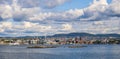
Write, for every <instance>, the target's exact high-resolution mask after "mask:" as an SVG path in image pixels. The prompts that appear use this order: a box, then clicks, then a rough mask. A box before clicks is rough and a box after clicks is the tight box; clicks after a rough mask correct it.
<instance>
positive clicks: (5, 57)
mask: <svg viewBox="0 0 120 59" xmlns="http://www.w3.org/2000/svg"><path fill="white" fill-rule="evenodd" d="M26 47H27V46H2V45H1V46H0V59H119V58H120V45H87V47H83V48H64V47H60V48H45V49H34V48H32V49H29V48H26Z"/></svg>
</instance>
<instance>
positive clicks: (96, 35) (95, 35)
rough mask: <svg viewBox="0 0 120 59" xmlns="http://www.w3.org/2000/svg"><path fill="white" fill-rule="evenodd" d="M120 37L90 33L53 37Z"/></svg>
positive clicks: (56, 35)
mask: <svg viewBox="0 0 120 59" xmlns="http://www.w3.org/2000/svg"><path fill="white" fill-rule="evenodd" d="M76 36H80V37H84V36H90V37H120V34H90V33H69V34H55V35H53V36H52V37H76Z"/></svg>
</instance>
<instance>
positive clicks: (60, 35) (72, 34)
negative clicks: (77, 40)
mask: <svg viewBox="0 0 120 59" xmlns="http://www.w3.org/2000/svg"><path fill="white" fill-rule="evenodd" d="M78 36H79V37H85V36H88V37H119V38H120V34H90V33H68V34H55V35H52V36H47V37H78ZM1 38H2V37H1ZM6 38H10V37H6ZM11 38H12V37H11ZM14 38H15V37H14ZM16 38H45V36H23V37H16Z"/></svg>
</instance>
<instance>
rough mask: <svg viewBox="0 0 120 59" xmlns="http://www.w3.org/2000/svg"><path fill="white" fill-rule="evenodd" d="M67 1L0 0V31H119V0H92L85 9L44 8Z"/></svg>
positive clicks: (25, 33)
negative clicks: (109, 0)
mask: <svg viewBox="0 0 120 59" xmlns="http://www.w3.org/2000/svg"><path fill="white" fill-rule="evenodd" d="M67 1H69V0H50V1H48V0H0V34H7V35H8V36H9V35H10V34H11V35H16V34H18V36H21V35H33V34H34V35H42V34H43V33H47V34H51V33H52V34H55V33H69V32H88V33H119V32H120V31H119V30H120V26H119V25H120V12H119V11H120V4H119V2H120V0H113V1H112V2H111V3H110V4H108V3H107V0H93V2H92V4H90V5H89V6H88V7H86V8H83V9H77V8H76V9H70V10H66V11H62V12H53V11H48V10H46V8H47V9H48V8H49V9H52V8H55V7H57V6H59V5H61V4H64V3H65V2H67ZM23 2H24V3H23ZM10 19H12V21H11V20H10ZM28 33H29V34H28ZM40 33H42V34H40Z"/></svg>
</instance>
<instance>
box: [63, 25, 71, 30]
mask: <svg viewBox="0 0 120 59" xmlns="http://www.w3.org/2000/svg"><path fill="white" fill-rule="evenodd" d="M62 26H63V29H62V30H72V25H70V24H63V25H62Z"/></svg>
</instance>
